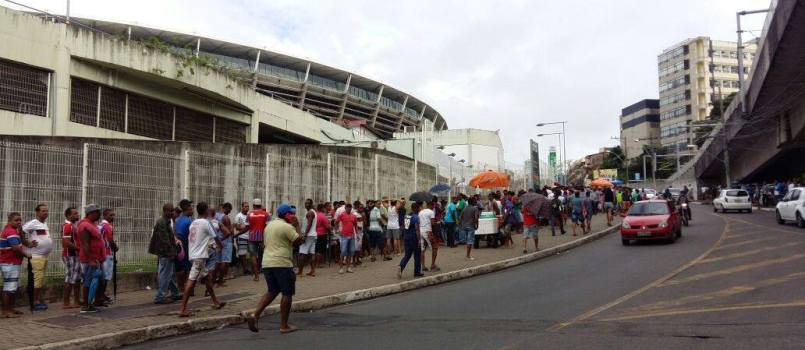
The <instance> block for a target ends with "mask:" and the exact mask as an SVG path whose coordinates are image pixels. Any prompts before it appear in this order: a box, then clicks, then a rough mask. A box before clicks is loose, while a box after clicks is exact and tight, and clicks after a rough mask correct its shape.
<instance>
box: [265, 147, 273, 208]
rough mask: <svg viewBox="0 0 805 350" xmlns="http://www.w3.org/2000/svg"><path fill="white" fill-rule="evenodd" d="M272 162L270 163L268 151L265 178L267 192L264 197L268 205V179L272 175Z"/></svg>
mask: <svg viewBox="0 0 805 350" xmlns="http://www.w3.org/2000/svg"><path fill="white" fill-rule="evenodd" d="M270 164H271V163H270V158H269V156H268V152H266V179H265V182H266V188H265V194H264V195H263V199H264V200H265V201H266V203H265V205H266V206H268V185H269V182H268V179H269V176H270V175H271V173H270V172H269V169H270V167H269V166H270Z"/></svg>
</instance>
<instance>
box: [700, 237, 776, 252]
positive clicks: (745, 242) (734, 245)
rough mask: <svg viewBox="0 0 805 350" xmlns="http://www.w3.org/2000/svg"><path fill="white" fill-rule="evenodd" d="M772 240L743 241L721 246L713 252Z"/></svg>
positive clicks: (767, 238)
mask: <svg viewBox="0 0 805 350" xmlns="http://www.w3.org/2000/svg"><path fill="white" fill-rule="evenodd" d="M773 238H774V237H766V238H758V239H748V240H745V241H740V242H735V243H730V244H725V245H722V246H720V247H718V248H716V249H714V251H719V250H722V249H727V248H734V247H740V246H742V245H746V244H751V243H759V242H763V241H768V240H771V239H773Z"/></svg>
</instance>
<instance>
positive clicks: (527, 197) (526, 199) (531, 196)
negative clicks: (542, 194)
mask: <svg viewBox="0 0 805 350" xmlns="http://www.w3.org/2000/svg"><path fill="white" fill-rule="evenodd" d="M537 198H539V195H537V193H536V192H527V193H524V194H523V195H522V196H520V202H521V203H523V205H525V206H527V205H528V203H531V202H533V201H535V200H536V199H537Z"/></svg>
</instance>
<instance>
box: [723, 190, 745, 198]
mask: <svg viewBox="0 0 805 350" xmlns="http://www.w3.org/2000/svg"><path fill="white" fill-rule="evenodd" d="M727 197H749V193H748V192H746V191H744V190H729V191H727Z"/></svg>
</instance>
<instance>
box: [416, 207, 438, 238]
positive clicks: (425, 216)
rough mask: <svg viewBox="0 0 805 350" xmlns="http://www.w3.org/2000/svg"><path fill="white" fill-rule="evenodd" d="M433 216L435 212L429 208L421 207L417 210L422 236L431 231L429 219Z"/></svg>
mask: <svg viewBox="0 0 805 350" xmlns="http://www.w3.org/2000/svg"><path fill="white" fill-rule="evenodd" d="M435 217H436V213H434V212H433V210H431V209H422V210H420V211H419V231H420V233H421V234H422V235H423V236H424V235H426V234H427V233H428V232H432V231H433V228H432V227H431V224H430V220H431V219H433V218H435Z"/></svg>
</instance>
